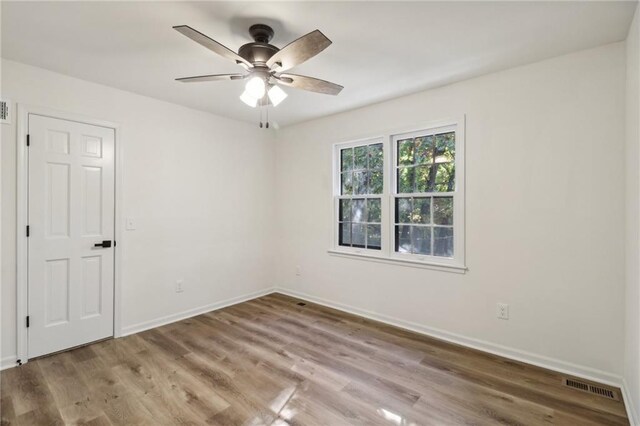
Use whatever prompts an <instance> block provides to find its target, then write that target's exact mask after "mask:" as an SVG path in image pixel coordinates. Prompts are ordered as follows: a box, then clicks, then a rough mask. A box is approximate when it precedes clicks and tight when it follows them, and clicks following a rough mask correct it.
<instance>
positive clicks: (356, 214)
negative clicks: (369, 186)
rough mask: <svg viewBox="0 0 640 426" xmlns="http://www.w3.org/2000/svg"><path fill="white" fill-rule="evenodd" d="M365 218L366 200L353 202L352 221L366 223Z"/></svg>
mask: <svg viewBox="0 0 640 426" xmlns="http://www.w3.org/2000/svg"><path fill="white" fill-rule="evenodd" d="M365 218H366V216H365V200H364V199H362V198H360V199H356V200H352V201H351V221H352V222H364V220H365Z"/></svg>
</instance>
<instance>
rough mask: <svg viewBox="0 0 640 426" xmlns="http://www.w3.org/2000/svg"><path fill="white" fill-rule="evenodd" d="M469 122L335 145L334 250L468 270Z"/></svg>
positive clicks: (456, 122)
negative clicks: (466, 180) (466, 141)
mask: <svg viewBox="0 0 640 426" xmlns="http://www.w3.org/2000/svg"><path fill="white" fill-rule="evenodd" d="M463 123H464V121H463V120H458V121H452V122H449V123H447V124H446V125H438V126H429V127H425V129H424V130H419V131H414V132H409V133H401V134H400V133H399V134H390V135H386V136H384V137H382V138H380V139H374V140H367V141H362V142H352V143H346V144H338V145H336V146H335V156H336V164H335V166H334V167H335V170H336V172H335V173H334V179H335V183H336V184H335V185H334V187H335V190H334V191H335V193H334V202H335V204H334V209H335V210H334V211H335V216H334V235H335V237H334V238H335V244H334V249H333V250H332V251H333V252H335V253H339V254H354V255H363V256H369V257H375V258H379V259H383V260H388V261H400V262H411V263H421V264H425V265H429V264H433V265H436V266H438V267H445V268H446V267H452V268H455V269H464V167H463V158H464V156H463V149H464V125H463Z"/></svg>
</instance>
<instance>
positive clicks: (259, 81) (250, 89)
mask: <svg viewBox="0 0 640 426" xmlns="http://www.w3.org/2000/svg"><path fill="white" fill-rule="evenodd" d="M265 86H266V85H265V82H264V79H263V78H261V77H257V76H256V77H251V78H250V79H249V81H248V82H247V85H246V86H245V93H247V94H249V95H250V96H251V97H253V98H255V99H260V98H262V97H263V96H264V93H265V91H266V87H265Z"/></svg>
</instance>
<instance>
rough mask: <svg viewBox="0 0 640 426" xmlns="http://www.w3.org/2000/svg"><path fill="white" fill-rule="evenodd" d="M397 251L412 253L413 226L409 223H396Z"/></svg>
mask: <svg viewBox="0 0 640 426" xmlns="http://www.w3.org/2000/svg"><path fill="white" fill-rule="evenodd" d="M396 251H397V252H398V253H411V227H410V226H409V225H396Z"/></svg>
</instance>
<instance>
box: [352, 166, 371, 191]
mask: <svg viewBox="0 0 640 426" xmlns="http://www.w3.org/2000/svg"><path fill="white" fill-rule="evenodd" d="M367 175H368V172H366V171H360V172H353V192H354V194H366V193H367V189H368V188H367Z"/></svg>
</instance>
